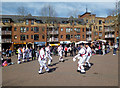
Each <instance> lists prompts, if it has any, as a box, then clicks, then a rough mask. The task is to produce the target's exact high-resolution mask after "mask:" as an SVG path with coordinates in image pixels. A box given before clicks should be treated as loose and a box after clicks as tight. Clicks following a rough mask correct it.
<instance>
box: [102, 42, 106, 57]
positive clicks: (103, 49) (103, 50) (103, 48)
mask: <svg viewBox="0 0 120 88" xmlns="http://www.w3.org/2000/svg"><path fill="white" fill-rule="evenodd" d="M102 52H103V55H105V45H104V43H103V44H102Z"/></svg>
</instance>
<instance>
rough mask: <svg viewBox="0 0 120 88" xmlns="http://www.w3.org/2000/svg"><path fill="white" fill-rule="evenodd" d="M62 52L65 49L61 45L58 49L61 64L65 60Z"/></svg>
mask: <svg viewBox="0 0 120 88" xmlns="http://www.w3.org/2000/svg"><path fill="white" fill-rule="evenodd" d="M62 52H63V47H62V45H60V46H59V47H58V55H59V56H60V57H59V61H60V62H61V61H62V62H63V61H64V60H63V54H62Z"/></svg>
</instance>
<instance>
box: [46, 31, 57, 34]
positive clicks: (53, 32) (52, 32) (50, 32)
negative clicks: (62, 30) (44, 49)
mask: <svg viewBox="0 0 120 88" xmlns="http://www.w3.org/2000/svg"><path fill="white" fill-rule="evenodd" d="M48 34H51V35H54V34H58V31H49V32H48Z"/></svg>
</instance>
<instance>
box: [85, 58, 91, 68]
mask: <svg viewBox="0 0 120 88" xmlns="http://www.w3.org/2000/svg"><path fill="white" fill-rule="evenodd" d="M90 58H91V56H87V58H86V60H85V61H86V62H87V63H88V66H89V67H91V64H90V62H89V60H90Z"/></svg>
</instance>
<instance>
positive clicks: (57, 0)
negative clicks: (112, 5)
mask: <svg viewBox="0 0 120 88" xmlns="http://www.w3.org/2000/svg"><path fill="white" fill-rule="evenodd" d="M118 1H119V0H118ZM2 2H116V0H34V1H33V0H17V1H16V0H2Z"/></svg>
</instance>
